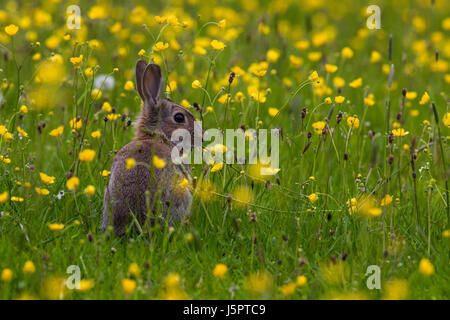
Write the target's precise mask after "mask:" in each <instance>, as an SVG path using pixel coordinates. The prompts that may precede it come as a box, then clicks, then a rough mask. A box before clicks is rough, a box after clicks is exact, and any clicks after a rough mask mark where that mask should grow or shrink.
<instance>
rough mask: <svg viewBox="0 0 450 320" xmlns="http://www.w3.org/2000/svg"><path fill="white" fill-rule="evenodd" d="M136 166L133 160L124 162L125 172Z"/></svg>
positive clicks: (129, 159)
mask: <svg viewBox="0 0 450 320" xmlns="http://www.w3.org/2000/svg"><path fill="white" fill-rule="evenodd" d="M135 166H136V161H135V160H134V159H133V158H128V159H126V160H125V168H126V169H127V170H130V169H133V168H134V167H135Z"/></svg>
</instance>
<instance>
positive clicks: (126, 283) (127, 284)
mask: <svg viewBox="0 0 450 320" xmlns="http://www.w3.org/2000/svg"><path fill="white" fill-rule="evenodd" d="M122 289H123V291H124V292H125V293H128V294H131V293H133V292H134V290H136V281H134V280H133V279H122Z"/></svg>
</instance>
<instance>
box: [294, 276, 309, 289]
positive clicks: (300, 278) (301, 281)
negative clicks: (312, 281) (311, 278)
mask: <svg viewBox="0 0 450 320" xmlns="http://www.w3.org/2000/svg"><path fill="white" fill-rule="evenodd" d="M307 282H308V280H307V279H306V276H304V275H301V276H298V277H297V280H296V281H295V283H296V284H297V287H303V286H305V285H306V283H307Z"/></svg>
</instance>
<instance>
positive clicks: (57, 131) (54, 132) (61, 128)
mask: <svg viewBox="0 0 450 320" xmlns="http://www.w3.org/2000/svg"><path fill="white" fill-rule="evenodd" d="M63 132H64V126H59V127H58V128H56V129H53V130H51V131H50V132H49V133H48V134H49V135H51V136H52V137H59V136H62V134H63Z"/></svg>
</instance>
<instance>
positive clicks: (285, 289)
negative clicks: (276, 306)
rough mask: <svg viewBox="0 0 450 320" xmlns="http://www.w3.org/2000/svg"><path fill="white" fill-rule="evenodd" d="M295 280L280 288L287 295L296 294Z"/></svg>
mask: <svg viewBox="0 0 450 320" xmlns="http://www.w3.org/2000/svg"><path fill="white" fill-rule="evenodd" d="M296 287H297V286H296V284H295V282H289V283H287V284H284V285H282V286H281V287H280V288H278V290H279V291H280V292H281V293H282V294H283V295H284V296H286V297H290V296H292V295H293V294H294V292H295V288H296Z"/></svg>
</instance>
